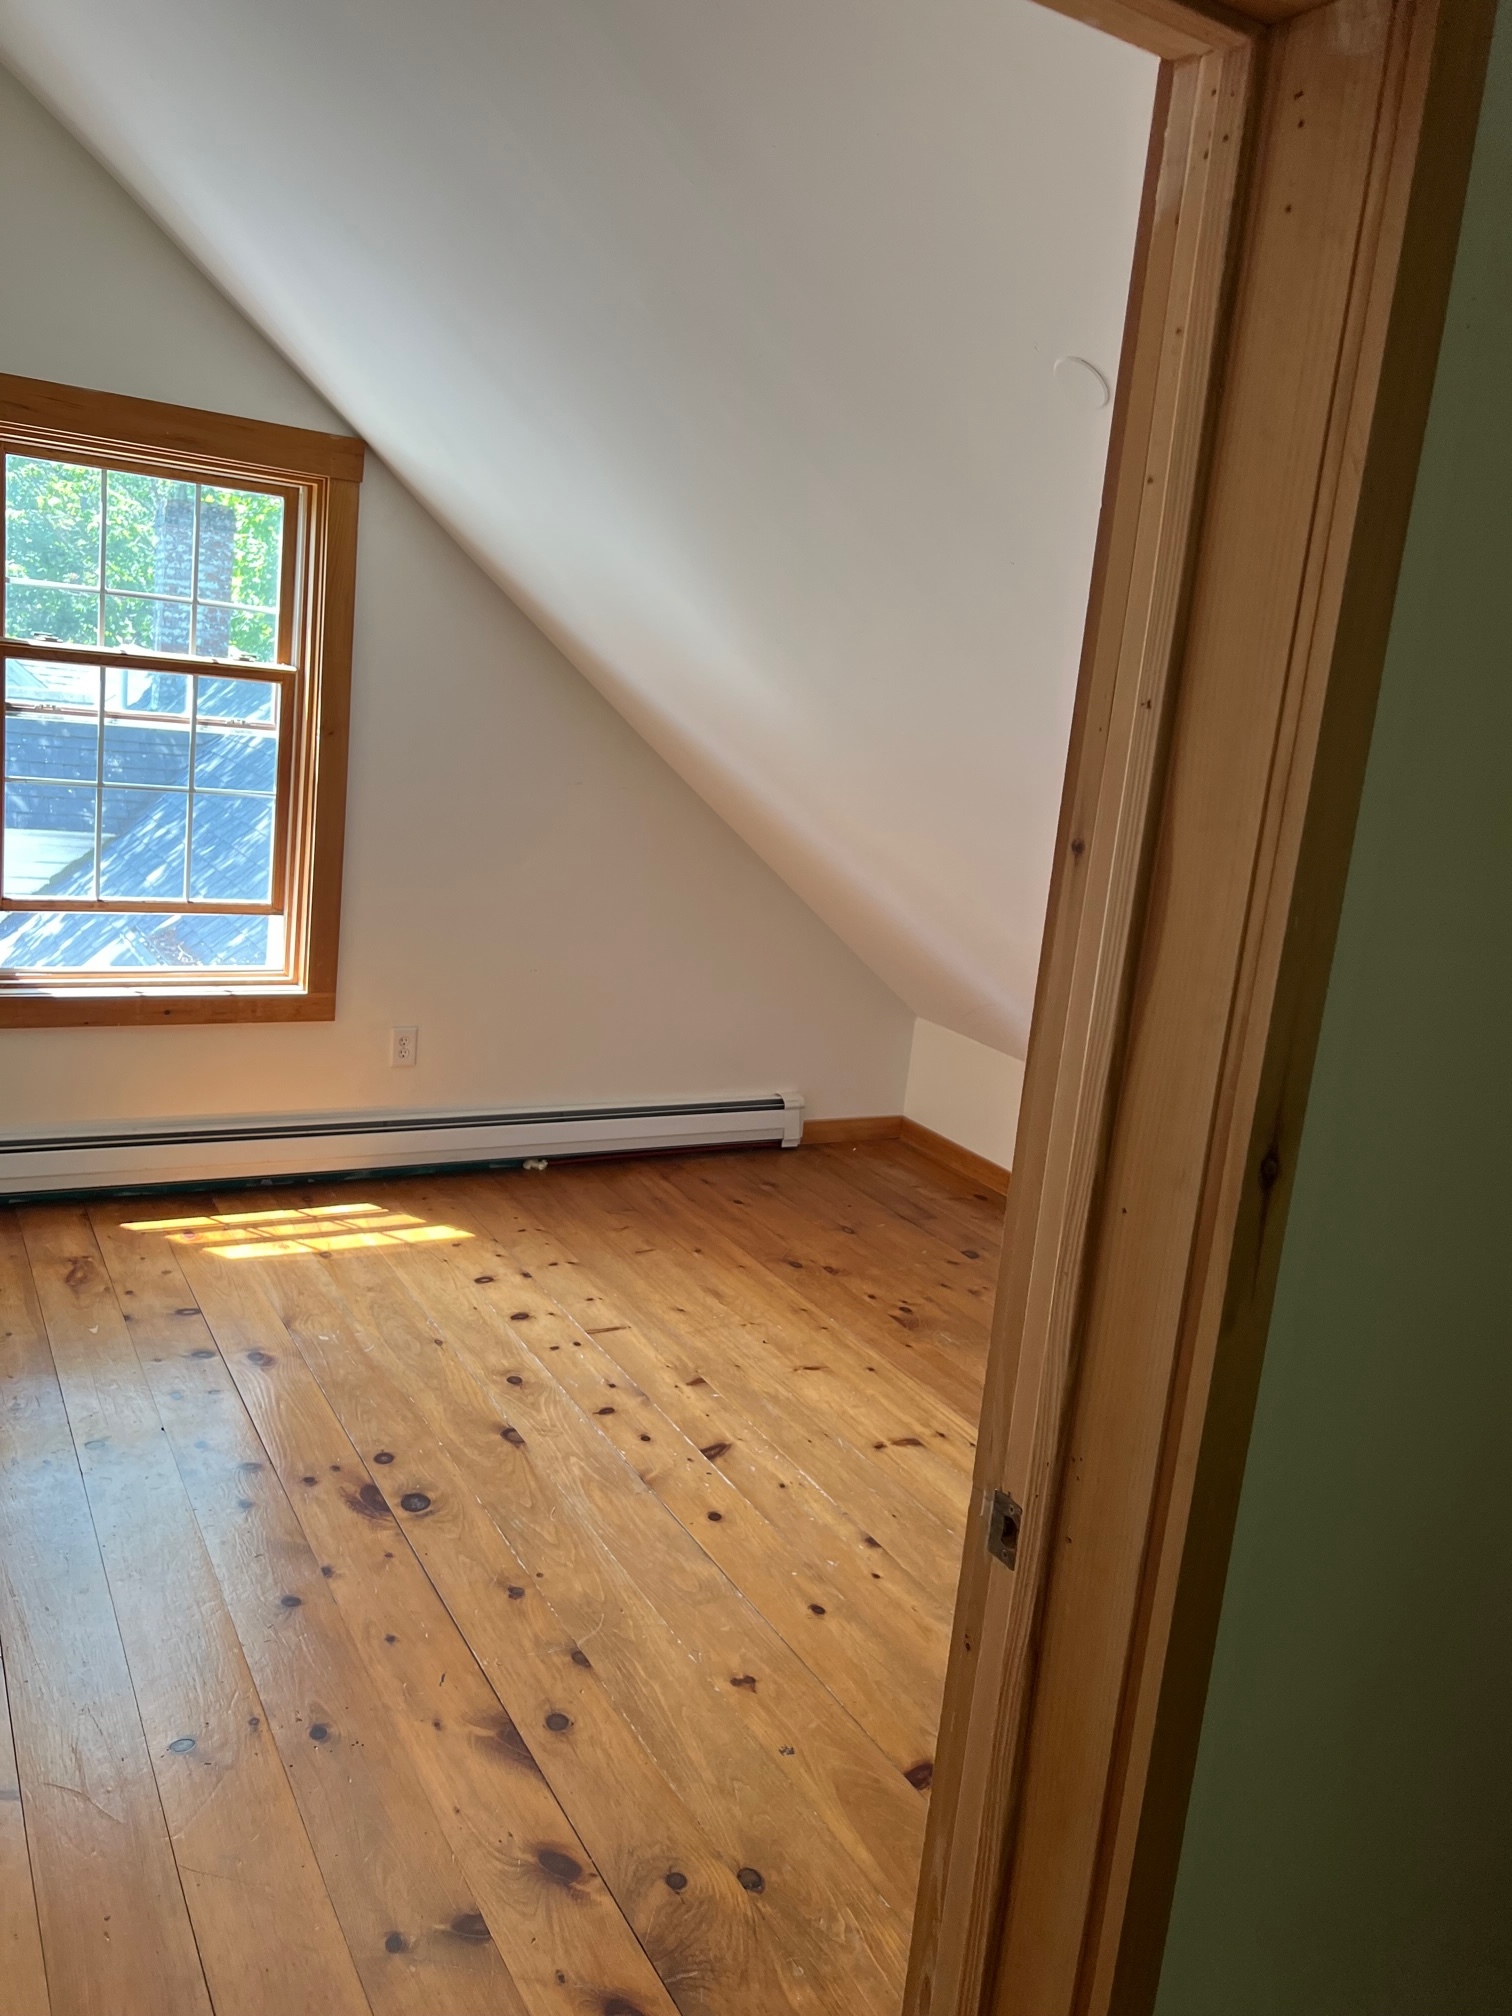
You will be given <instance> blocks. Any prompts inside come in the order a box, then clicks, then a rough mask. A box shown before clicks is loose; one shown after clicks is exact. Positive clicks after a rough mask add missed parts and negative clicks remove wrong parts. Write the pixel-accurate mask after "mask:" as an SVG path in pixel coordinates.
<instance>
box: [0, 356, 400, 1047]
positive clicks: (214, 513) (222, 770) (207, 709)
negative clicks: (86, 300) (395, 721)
mask: <svg viewBox="0 0 1512 2016" xmlns="http://www.w3.org/2000/svg"><path fill="white" fill-rule="evenodd" d="M362 452H363V451H362V446H361V444H360V442H357V441H354V440H352V439H350V438H349V437H346V436H339V435H325V434H316V433H311V432H309V431H307V430H305V429H300V428H289V427H279V426H273V425H269V424H266V423H262V422H257V421H249V420H240V419H235V418H233V417H231V416H228V415H222V414H212V413H199V412H194V411H191V410H189V409H186V408H181V407H172V406H163V405H158V404H155V403H152V402H149V401H144V400H134V399H123V398H118V397H115V396H113V395H108V394H102V393H89V392H82V391H77V390H74V389H73V388H70V387H65V386H55V385H45V384H39V383H36V382H34V381H30V380H24V379H16V378H7V377H0V455H3V458H4V486H5V513H4V532H3V540H4V547H3V551H4V641H3V647H0V648H3V653H4V713H3V727H0V777H3V790H4V818H3V822H0V1022H9V1023H12V1024H14V1023H27V1022H32V1023H43V1022H144V1021H162V1020H184V1021H205V1020H214V1021H234V1020H264V1019H288V1018H296V1017H310V1018H320V1017H329V1016H330V1015H331V1014H333V1013H334V1007H335V970H336V929H337V916H338V911H339V900H340V874H341V839H342V833H341V828H342V820H343V814H344V802H345V768H346V724H347V700H348V687H349V681H350V660H351V620H352V593H353V577H354V574H355V565H356V521H357V485H358V482H359V480H360V477H361V471H362Z"/></svg>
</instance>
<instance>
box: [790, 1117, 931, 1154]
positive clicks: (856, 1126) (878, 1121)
mask: <svg viewBox="0 0 1512 2016" xmlns="http://www.w3.org/2000/svg"><path fill="white" fill-rule="evenodd" d="M907 1124H908V1123H907V1122H906V1121H905V1120H904V1118H903V1116H902V1114H901V1113H882V1114H879V1115H877V1116H876V1118H874V1119H861V1120H805V1121H804V1123H803V1138H804V1140H805V1141H806V1142H808V1144H809V1146H810V1147H811V1148H834V1147H837V1146H838V1147H847V1146H849V1144H850V1143H851V1142H852V1141H896V1140H897V1139H898V1138H899V1136H900V1135H901V1134H902V1132H903V1129H904V1127H905V1126H906V1125H907Z"/></svg>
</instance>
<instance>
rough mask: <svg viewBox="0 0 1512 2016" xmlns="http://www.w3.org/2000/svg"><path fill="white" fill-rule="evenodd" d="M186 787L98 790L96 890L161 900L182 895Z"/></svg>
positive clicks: (180, 898) (179, 898)
mask: <svg viewBox="0 0 1512 2016" xmlns="http://www.w3.org/2000/svg"><path fill="white" fill-rule="evenodd" d="M188 826H189V794H188V792H187V791H126V790H121V789H120V788H116V789H111V788H109V787H107V788H106V789H105V790H104V791H103V792H102V793H101V794H100V894H101V896H133V897H142V898H147V899H149V900H150V899H151V898H152V897H154V896H155V897H156V898H157V899H158V901H159V902H166V903H181V902H182V901H183V899H184V855H185V847H186V840H187V835H188Z"/></svg>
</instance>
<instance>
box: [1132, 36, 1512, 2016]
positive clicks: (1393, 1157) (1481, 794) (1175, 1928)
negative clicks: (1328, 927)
mask: <svg viewBox="0 0 1512 2016" xmlns="http://www.w3.org/2000/svg"><path fill="white" fill-rule="evenodd" d="M1158 2007H1159V2016H1507V2012H1512V0H1505V4H1504V5H1503V6H1502V9H1501V15H1500V20H1499V24H1498V31H1497V38H1496V43H1495V47H1494V50H1493V54H1492V62H1491V75H1490V79H1489V83H1488V87H1487V96H1486V102H1485V110H1484V113H1483V116H1482V121H1481V127H1480V134H1479V138H1478V142H1477V149H1476V155H1475V166H1474V171H1473V175H1472V180H1471V186H1470V197H1469V207H1468V210H1467V213H1466V218H1465V225H1464V233H1463V237H1462V239H1461V243H1460V249H1459V258H1458V264H1457V267H1456V271H1455V280H1454V290H1453V295H1452V298H1451V305H1450V312H1449V323H1448V330H1447V333H1446V338H1445V343H1444V349H1443V354H1442V358H1441V362H1440V367H1439V376H1438V382H1437V385H1436V388H1435V393H1434V403H1433V409H1432V415H1431V419H1430V423H1429V429H1428V438H1427V446H1426V453H1425V457H1424V461H1423V466H1422V472H1421V476H1420V478H1419V484H1418V491H1417V496H1416V500H1415V504H1414V508H1413V518H1412V527H1411V534H1410V538H1409V543H1408V549H1407V556H1406V565H1405V569H1404V572H1403V576H1402V584H1401V589H1400V593H1399V597H1398V604H1397V610H1396V615H1395V619H1394V624H1393V630H1392V636H1391V648H1390V653H1389V658H1388V662H1387V666H1386V676H1385V684H1384V687H1383V691H1382V698H1381V706H1380V712H1379V715H1378V717H1377V723H1376V731H1375V739H1374V742H1373V744H1372V748H1371V755H1370V765H1369V772H1368V777H1367V783H1366V790H1365V799H1364V805H1363V811H1362V817H1361V821H1360V827H1359V834H1358V839H1357V842H1356V848H1355V856H1354V860H1353V864H1352V867H1351V871H1350V879H1349V886H1348V893H1347V898H1346V902H1345V908H1344V916H1343V925H1342V931H1341V935H1340V940H1339V947H1338V954H1337V960H1336V964H1335V967H1334V971H1333V975H1332V979H1331V982H1330V989H1329V996H1328V1007H1327V1013H1326V1016H1325V1021H1324V1027H1323V1035H1322V1044H1321V1048H1320V1051H1319V1056H1318V1063H1317V1072H1316V1077H1315V1079H1314V1085H1313V1092H1312V1099H1311V1104H1310V1106H1309V1109H1308V1115H1307V1122H1306V1130H1305V1137H1304V1141H1303V1146H1302V1152H1301V1157H1300V1160H1299V1164H1298V1171H1297V1185H1296V1191H1295V1195H1294V1199H1293V1203H1292V1209H1291V1216H1290V1221H1289V1225H1288V1230H1287V1237H1286V1246H1285V1251H1284V1255H1283V1261H1282V1268H1281V1278H1280V1283H1279V1291H1278V1296H1277V1302H1276V1310H1275V1319H1274V1323H1273V1327H1272V1333H1271V1340H1270V1346H1269V1351H1268V1355H1267V1359H1266V1365H1265V1373H1264V1379H1263V1382H1262V1389H1261V1394H1260V1404H1259V1412H1258V1416H1257V1419H1256V1423H1255V1434H1254V1440H1253V1443H1252V1446H1251V1454H1250V1460H1249V1467H1248V1471H1247V1473H1246V1478H1245V1485H1244V1495H1243V1501H1242V1507H1241V1512H1240V1519H1239V1527H1238V1532H1237V1536H1236V1544H1235V1549H1234V1555H1233V1565H1232V1572H1231V1575H1230V1580H1229V1586H1228V1593H1227V1596H1226V1599H1225V1605H1224V1612H1223V1620H1222V1626H1221V1629H1220V1633H1219V1642H1218V1650H1217V1661H1216V1665H1215V1669H1214V1674H1213V1683H1212V1690H1211V1694H1210V1696H1209V1704H1208V1711H1207V1718H1206V1721H1205V1724H1204V1728H1203V1737H1202V1746H1201V1753H1200V1758H1199V1763H1198V1770H1197V1778H1196V1784H1195V1788H1194V1796H1193V1801H1192V1807H1191V1816H1190V1821H1189V1824H1188V1829H1187V1837H1186V1844H1185V1849H1184V1853H1183V1859H1182V1865H1181V1873H1180V1879H1179V1882H1178V1886H1177V1896H1176V1906H1175V1913H1174V1916H1173V1919H1172V1925H1171V1936H1170V1942H1169V1945H1168V1948H1167V1952H1166V1960H1165V1968H1164V1973H1163V1976H1162V1981H1161V1990H1160V1998H1159V2005H1158Z"/></svg>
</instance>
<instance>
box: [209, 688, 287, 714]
mask: <svg viewBox="0 0 1512 2016" xmlns="http://www.w3.org/2000/svg"><path fill="white" fill-rule="evenodd" d="M277 710H278V688H277V687H276V686H275V685H273V684H272V682H271V681H270V680H263V679H201V680H200V681H199V718H200V719H201V721H204V720H206V719H210V720H216V721H275V720H277V718H278V711H277Z"/></svg>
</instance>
